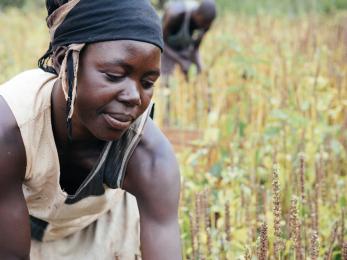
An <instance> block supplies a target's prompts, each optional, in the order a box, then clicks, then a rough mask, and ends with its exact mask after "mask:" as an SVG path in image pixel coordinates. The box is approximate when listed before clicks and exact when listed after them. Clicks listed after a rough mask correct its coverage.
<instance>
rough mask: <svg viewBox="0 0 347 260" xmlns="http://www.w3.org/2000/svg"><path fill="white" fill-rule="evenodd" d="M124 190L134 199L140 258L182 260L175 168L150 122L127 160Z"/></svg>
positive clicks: (171, 155)
mask: <svg viewBox="0 0 347 260" xmlns="http://www.w3.org/2000/svg"><path fill="white" fill-rule="evenodd" d="M124 188H125V189H126V190H127V191H129V192H130V193H132V194H133V195H134V196H135V197H136V199H137V203H138V207H139V211H140V230H141V252H142V258H143V259H144V260H149V259H150V260H178V259H182V257H181V245H180V231H179V224H178V202H179V191H180V175H179V168H178V164H177V161H176V159H175V156H174V153H173V151H172V148H171V145H170V144H169V142H168V141H167V139H166V138H165V137H164V135H163V134H162V133H161V132H160V130H159V129H157V127H156V126H155V125H154V123H153V122H152V121H151V120H149V121H148V122H147V124H146V127H145V132H144V136H143V139H142V141H141V142H140V144H139V146H138V148H137V149H136V150H135V152H134V154H133V156H132V158H131V159H130V162H129V165H128V169H127V174H126V178H125V185H124Z"/></svg>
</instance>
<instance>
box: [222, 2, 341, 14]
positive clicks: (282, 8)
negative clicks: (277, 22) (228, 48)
mask: <svg viewBox="0 0 347 260" xmlns="http://www.w3.org/2000/svg"><path fill="white" fill-rule="evenodd" d="M216 2H217V4H218V6H219V9H220V11H221V12H222V13H223V12H225V11H233V12H237V13H246V14H259V13H260V14H261V13H263V14H269V13H272V14H278V15H280V14H288V15H297V14H303V13H310V12H324V13H330V12H333V11H336V10H340V9H347V0H281V1H277V0H258V1H257V0H232V1H230V0H216Z"/></svg>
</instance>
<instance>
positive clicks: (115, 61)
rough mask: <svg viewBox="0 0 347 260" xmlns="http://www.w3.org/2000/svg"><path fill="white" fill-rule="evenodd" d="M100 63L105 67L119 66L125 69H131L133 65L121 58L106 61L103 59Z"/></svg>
mask: <svg viewBox="0 0 347 260" xmlns="http://www.w3.org/2000/svg"><path fill="white" fill-rule="evenodd" d="M102 64H103V65H104V66H107V67H113V66H121V67H123V68H125V69H127V70H131V69H133V66H132V65H130V64H129V63H127V62H125V61H124V60H123V59H113V60H107V61H103V62H102Z"/></svg>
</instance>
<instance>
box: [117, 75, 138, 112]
mask: <svg viewBox="0 0 347 260" xmlns="http://www.w3.org/2000/svg"><path fill="white" fill-rule="evenodd" d="M119 100H120V101H121V102H124V103H126V104H127V105H128V106H140V105H141V95H140V92H139V89H138V86H137V84H136V82H135V81H132V80H129V81H128V82H127V83H126V84H125V86H124V89H123V91H122V92H121V93H120V95H119Z"/></svg>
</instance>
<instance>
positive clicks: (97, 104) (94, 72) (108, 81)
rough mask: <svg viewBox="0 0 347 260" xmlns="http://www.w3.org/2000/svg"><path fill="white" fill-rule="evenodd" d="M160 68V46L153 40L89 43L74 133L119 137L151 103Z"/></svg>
mask: <svg viewBox="0 0 347 260" xmlns="http://www.w3.org/2000/svg"><path fill="white" fill-rule="evenodd" d="M159 68H160V49H159V48H158V47H156V46H154V45H152V44H149V43H144V42H138V41H131V40H122V41H108V42H99V43H93V44H89V45H87V46H86V48H85V49H84V50H83V52H82V54H81V58H80V64H79V70H78V83H77V98H76V103H75V112H74V116H73V121H72V122H73V131H74V133H76V132H77V133H78V134H82V133H83V134H85V133H86V132H88V133H89V134H91V135H92V136H94V137H96V138H98V139H100V140H115V139H118V138H119V137H120V136H121V135H122V134H123V133H124V132H125V131H126V129H128V128H129V126H130V124H131V123H132V122H134V120H136V119H137V118H138V117H139V116H140V115H141V114H142V113H143V112H144V111H145V110H146V108H147V107H148V105H149V104H150V101H151V98H152V95H153V84H154V82H155V81H156V80H157V79H158V77H159V74H160V69H159ZM75 131H76V132H75Z"/></svg>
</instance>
